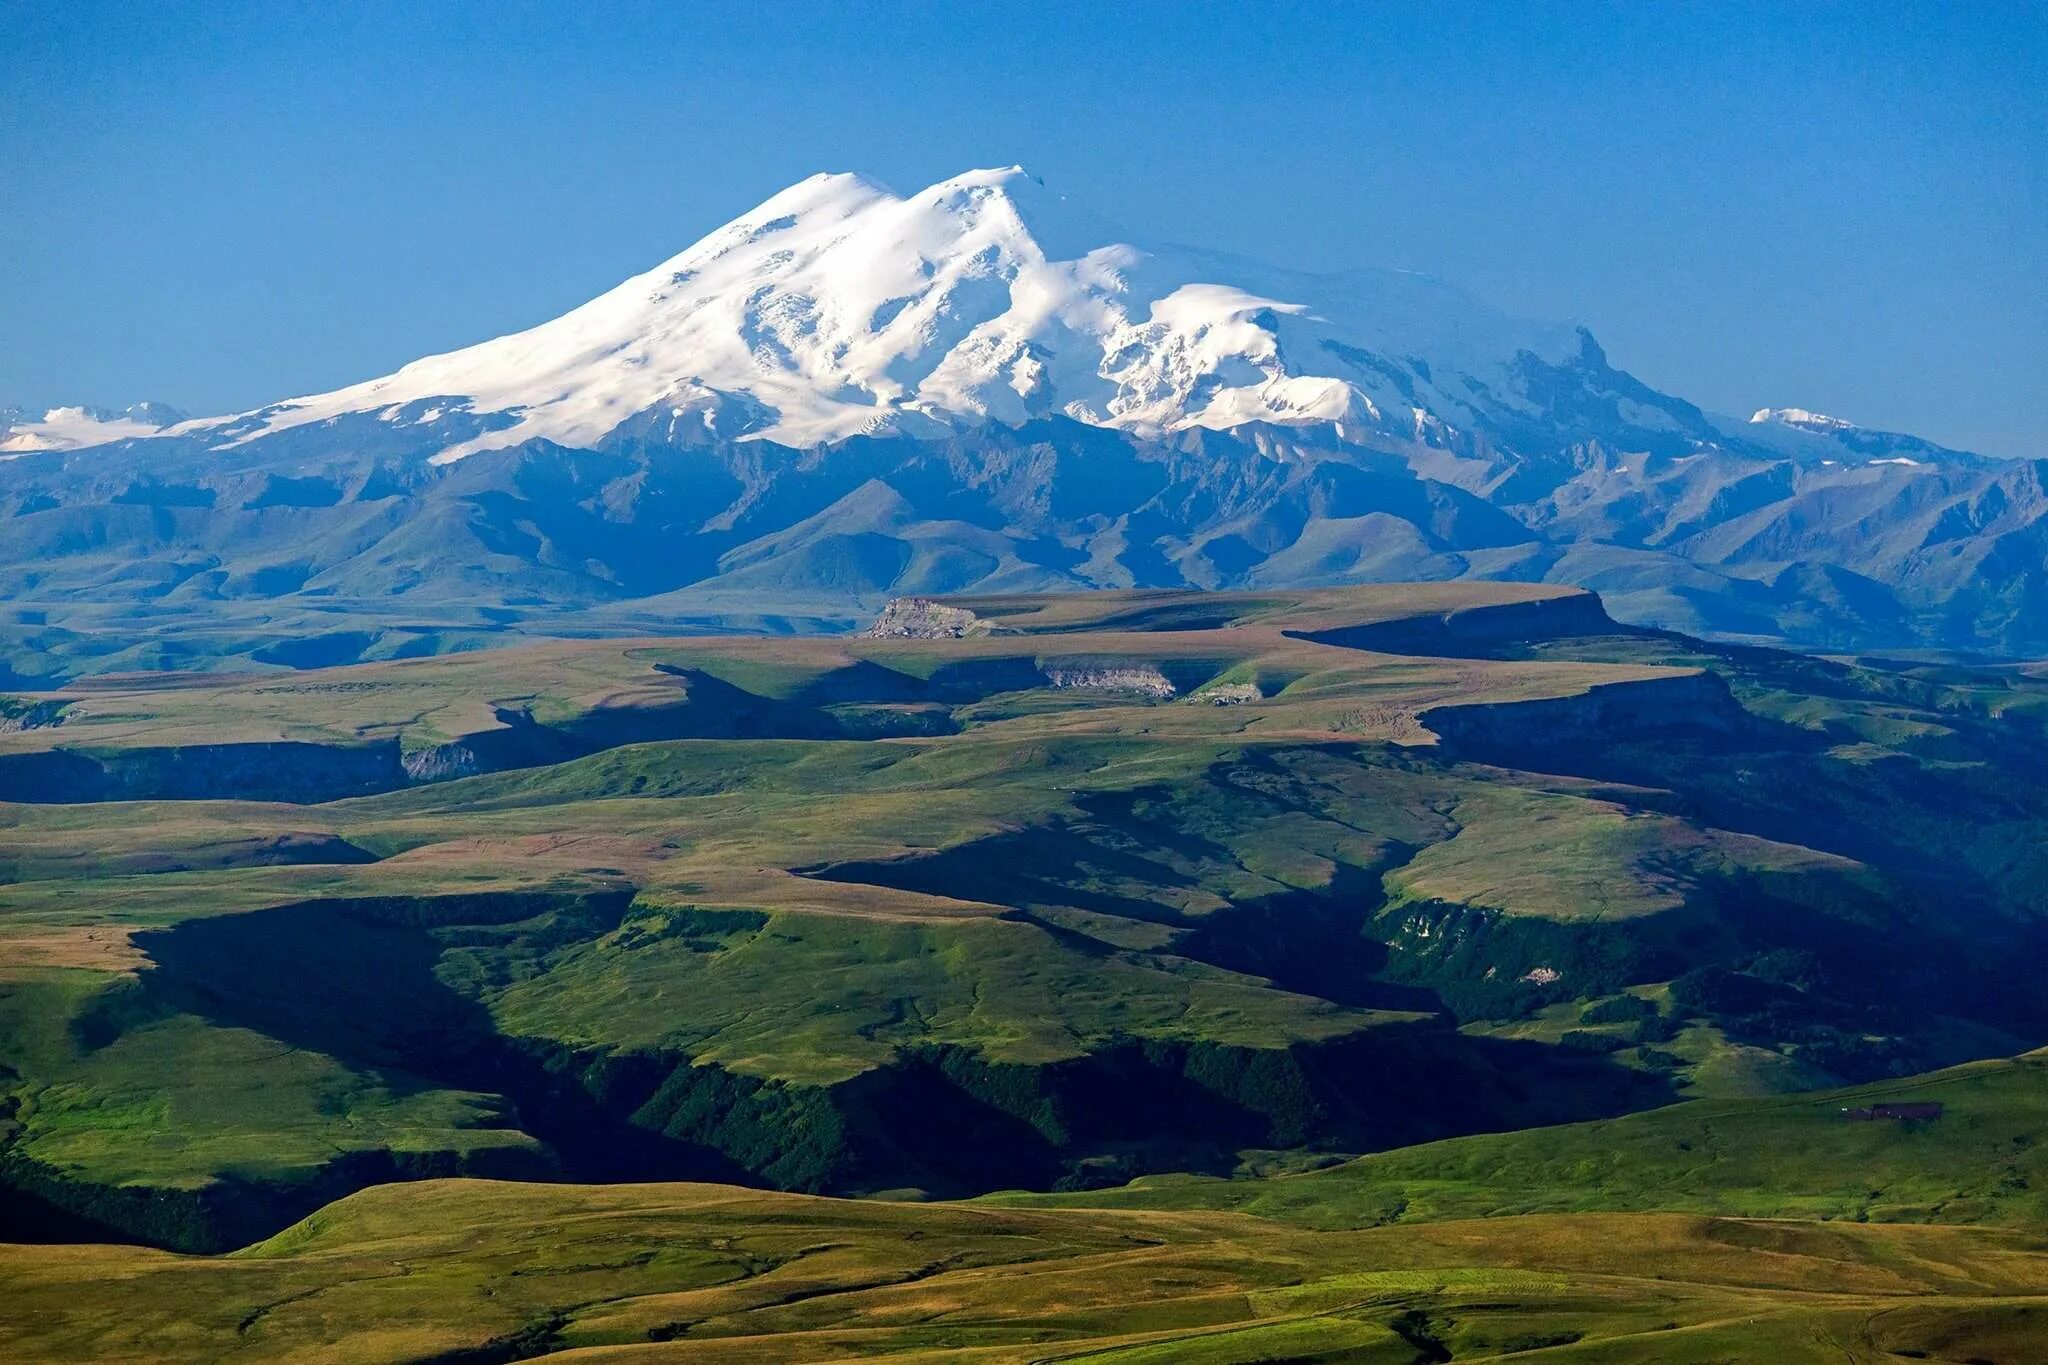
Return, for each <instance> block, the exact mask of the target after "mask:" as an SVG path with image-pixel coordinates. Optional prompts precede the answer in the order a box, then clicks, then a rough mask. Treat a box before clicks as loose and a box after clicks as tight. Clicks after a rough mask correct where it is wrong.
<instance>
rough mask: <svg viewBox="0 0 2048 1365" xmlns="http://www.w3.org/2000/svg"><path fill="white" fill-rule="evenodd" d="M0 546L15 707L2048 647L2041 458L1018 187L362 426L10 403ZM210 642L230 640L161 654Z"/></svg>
mask: <svg viewBox="0 0 2048 1365" xmlns="http://www.w3.org/2000/svg"><path fill="white" fill-rule="evenodd" d="M0 523H4V528H5V529H4V533H0V599H4V600H6V601H8V602H9V603H10V604H12V605H14V606H15V607H16V608H17V609H18V617H19V621H20V623H21V625H20V629H19V630H17V631H15V632H14V633H13V634H12V635H10V634H8V633H7V630H6V629H5V627H4V623H0V683H5V682H6V680H7V676H8V673H9V671H10V670H12V671H14V672H16V673H18V674H20V675H22V676H25V677H27V676H35V677H46V676H49V675H51V674H52V673H53V672H63V671H90V670H92V669H96V668H111V667H134V666H141V665H144V664H149V665H154V664H156V663H159V662H161V661H162V660H164V659H167V658H171V657H173V655H175V657H176V658H189V659H190V660H191V661H192V662H195V663H200V662H208V661H210V660H212V659H215V658H219V657H238V658H253V659H256V660H259V661H263V662H280V663H296V662H317V663H333V662H340V661H343V660H345V659H349V658H362V657H369V658H374V657H381V656H386V655H390V654H398V653H406V654H410V653H425V652H431V651H434V650H438V649H446V648H459V647H469V646H471V645H475V644H479V643H485V642H488V641H489V640H491V639H496V638H501V637H502V635H503V633H504V632H505V630H506V629H508V628H519V629H532V630H536V631H552V630H562V629H569V630H573V631H575V632H579V633H580V632H587V631H591V630H622V629H632V630H640V631H645V630H657V629H674V628H676V627H677V626H679V625H684V624H691V625H702V626H715V627H726V626H732V625H745V626H749V627H754V628H783V629H816V628H832V627H843V626H846V625H850V624H852V623H854V622H856V621H859V620H863V619H866V618H868V617H870V616H871V615H872V613H873V612H874V611H876V610H878V609H879V608H880V607H881V605H882V603H883V602H884V601H886V600H887V599H888V598H889V597H892V596H899V595H923V594H931V593H947V592H974V591H981V592H997V591H1001V592H1016V591H1047V590H1056V589H1078V588H1109V587H1118V588H1121V587H1201V588H1253V589H1261V590H1263V589H1280V588H1294V587H1303V586H1315V585H1327V584H1342V583H1356V582H1367V581H1389V580H1400V579H1408V580H1413V579H1432V580H1440V579H1462V578H1483V579H1511V580H1518V581H1528V582H1548V583H1560V584H1572V585H1576V586H1580V587H1588V588H1593V589H1595V590H1597V591H1599V592H1600V593H1601V594H1602V595H1603V597H1604V598H1605V599H1606V601H1607V603H1608V607H1609V609H1610V610H1611V611H1612V612H1613V613H1614V614H1615V615H1616V616H1617V617H1619V618H1621V619H1624V620H1628V621H1631V622H1640V623H1644V624H1651V625H1658V626H1667V627H1673V628H1676V629H1680V630H1685V631H1688V632H1691V633H1695V634H1699V633H1709V634H1715V635H1721V636H1733V637H1740V638H1749V639H1757V640H1765V641H1772V640H1776V641H1793V642H1796V643H1800V644H1804V645H1817V646H1823V647H1828V648H1847V649H1859V648H1869V647H1873V646H1884V647H1895V646H1898V645H1936V646H1942V647H1947V648H1957V647H1961V648H1977V649H1982V648H1994V649H1999V650H2005V651H2010V652H2014V653H2039V652H2041V651H2043V650H2048V461H2018V460H2016V461H1999V460H1987V459H1984V458H1983V457H1980V456H1975V455H1971V454H1968V453H1966V452H1961V451H1954V450H1947V449H1944V448H1943V447H1941V446H1938V445H1935V444H1933V443H1932V442H1928V441H1924V440H1921V439H1919V438H1917V437H1913V436H1909V435H1905V434H1901V433H1897V432H1886V431H1878V430H1872V429H1868V428H1864V427H1859V426H1856V425H1853V424H1851V423H1849V422H1845V421H1842V420H1839V419H1836V418H1831V417H1825V416H1821V415H1819V414H1817V413H1814V412H1812V411H1809V410H1807V409H1803V408H1797V407H1767V408H1762V409H1759V410H1757V411H1755V412H1754V413H1753V414H1752V415H1751V416H1749V417H1746V418H1736V417H1722V416H1716V415H1714V414H1710V413H1707V412H1704V411H1702V410H1701V409H1700V408H1698V407H1696V406H1695V405H1693V404H1692V403H1689V402H1686V401H1685V400H1684V399H1683V398H1680V397H1676V396H1674V395H1672V394H1668V393H1664V392H1660V391H1659V390H1657V389H1655V388H1652V387H1651V386H1650V385H1648V384H1645V383H1643V382H1642V381H1641V380H1639V379H1637V378H1635V377H1634V376H1633V375H1631V374H1629V373H1627V372H1626V371H1625V370H1622V369H1620V368H1618V367H1616V366H1614V365H1613V364H1611V363H1609V361H1608V358H1607V355H1606V353H1605V352H1604V351H1603V350H1602V349H1601V347H1600V345H1599V343H1598V342H1596V341H1595V340H1594V339H1593V337H1592V335H1591V333H1589V332H1587V331H1586V330H1584V329H1583V328H1579V327H1575V326H1572V325H1570V324H1564V323H1538V322H1527V321H1522V320H1518V319H1515V318H1512V317H1509V316H1506V315H1505V314H1503V313H1501V312H1499V311H1497V310H1495V309H1493V308H1490V307H1487V306H1486V305H1484V304H1482V303H1480V302H1478V301H1476V300H1474V299H1472V298H1471V297H1469V296H1468V295H1466V294H1463V293H1461V292H1459V291H1458V290H1456V289H1454V288H1452V287H1451V286H1449V285H1447V284H1444V283H1442V282H1440V281H1437V280H1434V279H1431V278H1429V277H1427V276H1423V275H1416V274H1409V273H1404V272H1400V271H1389V270H1360V271H1354V272H1350V273H1345V274H1339V275H1317V274H1307V273H1302V272H1298V271H1290V270H1285V269H1281V268H1278V267H1275V266H1269V265H1263V264H1260V263H1258V262H1255V261H1249V260H1245V259H1242V258H1238V257H1233V256H1225V255H1220V254H1216V253H1211V252H1205V251H1201V250H1198V249H1194V248H1188V247H1178V246H1157V245H1155V246H1147V245H1140V244H1136V243H1134V242H1132V241H1131V240H1130V239H1129V236H1128V234H1125V233H1122V232H1120V231H1118V230H1117V229H1116V228H1114V227H1112V226H1109V225H1108V224H1106V223H1104V222H1103V221H1102V220H1101V219H1099V218H1097V217H1095V216H1093V215H1091V214H1089V213H1087V212H1086V211H1084V210H1082V209H1079V208H1077V207H1076V206H1075V205H1073V204H1071V203H1069V202H1068V201H1067V200H1066V199H1064V198H1062V197H1061V196H1060V195H1059V194H1057V193H1055V192H1054V191H1053V190H1051V189H1049V188H1048V187H1047V186H1045V185H1043V184H1041V183H1040V182H1039V181H1038V180H1036V179H1035V178H1033V177H1032V176H1030V175H1029V174H1027V173H1026V172H1025V171H1023V170H1022V169H1020V168H1017V167H1014V166H1013V167H1008V168H1004V169H998V170H983V171H970V172H968V173H967V174H964V175H959V176H955V177H953V178H952V179H950V180H945V181H942V182H940V183H939V184H936V185H933V186H931V187H929V188H927V189H924V190H921V191H919V192H917V193H916V194H913V195H909V196H902V195H898V194H895V193H893V192H891V191H890V190H888V189H885V188H883V187H882V186H880V185H878V184H876V183H874V182H873V181H871V180H867V179H863V178H862V177H859V176H854V175H819V176H813V177H811V178H810V179H808V180H804V181H802V182H800V183H798V184H795V185H792V186H790V187H789V188H788V189H786V190H784V191H782V192H781V193H780V194H777V195H775V196H774V197H773V198H771V199H769V200H768V201H766V202H765V203H763V204H761V205H760V206H759V207H757V208H755V209H753V210H751V211H750V212H748V213H745V214H742V215H741V216H740V217H738V218H737V219H735V220H734V221H732V222H731V223H729V224H727V225H726V226H724V227H722V228H720V229H718V230H717V231H716V232H713V233H711V234H710V235H709V236H707V237H705V238H703V239H702V240H701V241H698V242H697V243H695V244H694V245H692V246H690V247H689V248H688V249H686V250H684V251H683V252H681V253H680V254H678V255H676V256H675V257H673V258H671V259H669V260H667V261H664V262H662V263H661V264H660V265H658V266H656V267H655V268H654V269H652V270H649V271H647V272H645V273H643V274H640V275H636V276H634V277H633V278H632V279H629V280H627V281H626V282H625V283H624V284H621V285H619V286H618V287H617V288H615V289H612V290H610V291H609V292H607V293H605V294H603V295H601V296H600V297H598V298H596V299H593V300H591V301H590V302H589V303H587V304H585V305H583V306H582V307H580V308H577V309H575V310H574V311H572V312H570V313H567V314H565V315H564V316H562V317H559V318H556V319H555V320H553V321H551V322H546V323H543V324H541V325H540V326H538V327H534V328H532V329H530V330H528V331H524V332H520V333H516V334H514V335H512V336H506V337H500V338H498V339H497V340H494V341H487V342H484V343H483V344H481V345H477V346H471V347H468V348H466V349H464V350H459V351H453V352H450V353H449V354H447V355H440V356H432V357H429V358H427V359H424V360H419V361H415V362H414V363H412V364H410V365H407V366H406V367H405V368H403V369H401V370H399V371H398V372H397V373H396V374H392V375H388V376H386V377H384V378H382V379H375V380H371V381H369V382H367V383H362V384H356V385H352V386H350V387H348V388H344V389H338V390H335V391H334V392H332V393H326V394H320V395H316V396H313V397H307V398H298V399H292V400H289V401H285V402H280V403H275V404H271V405H269V406H266V407H263V408H259V409H256V410H254V411H251V412H245V413H240V414H237V415H233V416H227V417H213V418H202V419H198V420H181V419H179V418H178V415H177V414H174V413H169V412H167V411H166V410H163V409H160V408H157V407H154V406H151V407H147V408H136V409H133V410H131V411H129V412H128V413H126V414H120V415H116V414H113V413H99V412H91V411H87V410H83V409H58V410H54V411H51V412H49V413H47V414H45V416H44V417H43V418H42V419H41V420H40V421H32V420H30V419H29V418H28V417H27V415H26V414H25V413H20V412H8V411H4V410H0ZM230 602H233V603H238V604H240V605H238V606H236V607H233V608H229V607H227V606H224V605H223V604H224V603H230ZM180 609H188V610H190V611H192V612H193V613H194V617H193V619H195V620H201V621H204V622H205V627H204V632H203V633H204V640H203V642H199V641H198V638H197V637H193V638H190V639H185V640H184V641H183V642H182V643H181V644H180V645H178V646H177V647H176V649H174V650H173V651H172V652H171V653H170V654H162V653H158V652H156V651H158V649H159V646H158V644H157V643H156V642H157V640H158V639H159V637H160V636H161V634H162V624H163V622H164V621H165V620H166V619H169V618H168V616H167V613H172V612H175V611H177V610H180ZM231 618H232V619H233V620H236V621H240V622H242V623H244V624H242V625H238V626H236V627H234V628H232V629H230V628H227V627H226V626H224V625H223V622H226V621H228V620H230V619H231ZM67 623H68V624H67ZM281 623H283V624H281ZM280 634H283V635H287V636H293V637H298V636H310V637H312V638H311V639H310V640H309V639H304V638H294V639H288V640H287V641H286V642H285V643H282V644H280V643H279V642H278V639H277V637H278V636H279V635H280ZM178 650H184V651H186V652H185V653H178V652H177V651H178Z"/></svg>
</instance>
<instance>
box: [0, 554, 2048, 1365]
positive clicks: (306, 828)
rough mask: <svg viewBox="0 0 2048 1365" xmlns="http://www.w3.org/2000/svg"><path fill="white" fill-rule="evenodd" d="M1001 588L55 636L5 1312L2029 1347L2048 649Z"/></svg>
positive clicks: (1094, 1348)
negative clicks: (232, 655) (682, 627)
mask: <svg viewBox="0 0 2048 1365" xmlns="http://www.w3.org/2000/svg"><path fill="white" fill-rule="evenodd" d="M948 606H949V608H950V610H948V611H945V612H939V613H927V614H926V615H924V616H917V617H914V618H906V619H911V620H913V624H914V625H915V626H916V628H915V629H913V630H912V631H911V633H909V634H896V635H888V634H883V635H876V636H869V637H835V638H829V639H828V638H775V639H770V638H759V639H755V638H742V637H729V636H728V637H710V638H702V639H659V640H657V639H649V640H633V641H623V642H622V641H616V640H606V641H582V642H559V641H558V642H546V643H539V644H535V645H531V646H525V647H521V648H517V649H507V650H498V651H489V652H479V653H472V654H456V655H447V656H442V657H436V658H431V659H418V660H403V661H390V662H383V663H373V664H362V665H355V666H351V667H346V668H334V669H321V670H303V671H291V670H283V669H279V670H274V671H269V672H259V673H238V674H217V675H206V674H176V675H173V674H151V675H140V674H138V675H126V676H107V677H100V678H95V679H90V680H85V681H81V682H79V683H76V684H73V685H71V686H69V687H67V688H63V689H58V690H55V691H51V692H45V693H22V694H20V695H19V696H13V697H9V698H7V699H5V700H4V704H0V1239H12V1241H13V1243H14V1245H12V1246H9V1247H7V1248H5V1250H4V1251H0V1284H4V1285H5V1287H6V1299H5V1302H6V1304H7V1305H8V1306H7V1307H5V1308H0V1354H7V1355H9V1356H10V1358H16V1357H18V1358H23V1359H56V1360H61V1359H143V1358H146V1359H164V1360H174V1359H194V1360H202V1359H236V1358H248V1359H334V1360H394V1361H395V1360H439V1361H444V1362H454V1361H471V1362H475V1361H485V1360H514V1359H525V1358H531V1357H534V1356H538V1355H549V1356H553V1355H557V1354H575V1353H578V1352H585V1351H587V1352H591V1353H593V1358H597V1355H599V1354H602V1355H603V1356H604V1358H612V1357H614V1356H628V1357H629V1356H634V1355H647V1356H648V1357H649V1358H664V1359H666V1358H685V1359H687V1358H695V1357H699V1356H701V1357H702V1358H705V1359H721V1360H724V1359H762V1360H783V1359H807V1358H808V1359H843V1358H849V1357H853V1356H858V1355H864V1354H883V1353H890V1354H908V1355H911V1356H916V1355H918V1354H919V1353H923V1354H924V1355H925V1356H926V1357H927V1358H931V1359H950V1358H962V1357H963V1356H964V1358H988V1359H999V1360H1007V1359H1056V1358H1081V1357H1087V1358H1098V1359H1116V1360H1122V1359H1129V1360H1150V1359H1158V1360H1219V1361H1222V1360H1231V1361H1237V1360H1246V1361H1249V1360H1263V1359H1311V1360H1324V1359H1328V1360H1339V1359H1343V1360H1354V1359H1355V1360H1381V1359H1385V1360H1401V1361H1408V1360H1452V1359H1456V1360H1465V1359H1486V1358H1492V1357H1494V1356H1504V1355H1510V1354H1513V1355H1520V1354H1526V1353H1536V1354H1535V1358H1538V1359H1570V1360H1581V1359H1583V1360H1659V1359H1787V1360H1796V1359H1816V1360H1819V1359H1829V1360H1837V1359H1871V1360H1882V1359H1892V1358H1931V1359H1953V1360H1958V1361H1961V1360H1968V1359H1972V1358H1983V1359H1999V1360H2004V1359H2024V1358H2027V1357H2026V1356H2025V1354H2024V1352H2022V1353H2020V1354H2014V1352H2015V1350H2017V1349H2018V1348H2017V1347H2015V1346H2014V1345H2013V1343H2016V1342H2025V1341H2031V1340H2034V1339H2035V1337H2034V1334H2033V1332H2032V1329H2031V1326H2030V1322H2031V1319H2030V1318H2029V1315H2030V1314H2031V1313H2033V1312H2035V1311H2048V1310H2040V1309H2038V1308H2037V1305H2036V1302H2035V1298H2036V1296H2039V1295H2042V1294H2044V1293H2048V1290H2044V1289H2043V1288H2042V1277H2043V1275H2044V1274H2048V1272H2044V1270H2043V1269H2042V1263H2041V1262H2040V1261H2039V1259H2038V1258H2039V1256H2040V1252H2041V1247H2039V1246H2038V1245H2036V1243H2035V1242H2034V1241H2033V1240H2032V1238H2033V1231H2034V1230H2036V1229H2038V1228H2039V1227H2040V1226H2041V1225H2042V1219H2043V1217H2044V1216H2048V1208H2044V1207H2043V1206H2042V1205H2041V1204H2040V1202H2039V1200H2040V1196H2039V1194H2038V1192H2037V1190H2036V1186H2037V1185H2039V1184H2040V1182H2041V1181H2042V1180H2043V1179H2048V1173H2044V1172H2042V1171H2041V1170H2039V1169H2038V1167H2039V1162H2038V1160H2037V1159H2036V1157H2035V1155H2034V1153H2035V1151H2036V1148H2035V1145H2034V1144H2035V1142H2036V1140H2037V1138H2039V1136H2040V1135H2041V1132H2042V1128H2043V1119H2044V1117H2048V1111H2044V1109H2043V1102H2042V1101H2041V1099H2040V1096H2041V1095H2043V1094H2048V1089H2044V1087H2043V1086H2042V1079H2043V1076H2042V1068H2043V1065H2044V1063H2043V1062H2042V1059H2041V1057H2040V1055H2039V1054H2038V1053H2035V1054H2029V1052H2028V1050H2029V1049H2030V1048H2036V1047H2038V1046H2039V1045H2040V1043H2041V1042H2042V1041H2043V1040H2044V1039H2048V1003H2044V1001H2043V1000H2042V998H2041V995H2040V992H2039V991H2038V988H2037V971H2036V967H2035V964H2038V962H2039V961H2041V960H2042V957H2041V955H2042V953H2043V952H2044V951H2048V931H2044V929H2043V927H2042V926H2043V923H2044V921H2043V919H2042V917H2041V916H2042V912H2043V911H2044V910H2048V904H2044V902H2043V894H2044V893H2043V889H2042V888H2043V887H2044V886H2048V863H2044V858H2048V854H2044V852H2043V850H2044V849H2048V839H2044V837H2043V836H2044V833H2048V792H2044V791H2043V789H2042V786H2041V784H2040V782H2039V780H2038V779H2039V773H2040V772H2042V771H2048V681H2044V680H2043V678H2042V677H2041V675H2040V674H2039V673H2038V672H2035V671H2029V670H2025V669H2019V668H1994V667H1980V666H1967V665H1960V664H1951V663H1939V664H1936V663H1924V662H1900V661H1887V660H1869V659H1846V658H1845V659H1818V658H1800V657H1796V656H1791V655H1785V654H1777V653H1772V652H1769V651H1761V650H1745V649H1737V648H1728V647H1720V646H1710V645H1706V644H1702V643H1700V642H1697V641H1693V640H1689V639H1686V638H1684V637H1682V636H1676V635H1670V634H1663V633H1652V632H1641V631H1632V630H1629V629H1626V628H1623V627H1620V626H1617V625H1615V624H1614V623H1613V622H1611V621H1609V620H1607V618H1606V617H1605V615H1604V613H1603V612H1602V611H1601V610H1600V608H1599V605H1598V602H1597V600H1596V599H1593V598H1591V597H1590V596H1588V595H1585V594H1577V593H1570V592H1565V591H1561V590H1556V589H1549V588H1538V587H1526V586H1515V585H1494V586H1485V585H1462V584H1460V585H1421V586H1396V587H1375V588H1360V589H1344V590H1328V591H1313V592H1299V593H1284V594H1203V593H1194V592H1185V593H1183V592H1168V593H1104V594H1080V595H1068V596H1060V597H990V598H963V599H955V600H954V601H953V602H951V603H949V604H948ZM933 620H936V621H938V622H939V626H938V628H937V629H925V627H926V626H928V625H930V623H931V621H933ZM955 632H957V633H955ZM1998 1059H2005V1060H1998ZM1880 1097H1902V1098H1906V1099H1912V1100H1915V1101H1919V1100H1928V1101H1940V1102H1942V1103H1943V1104H1944V1105H1945V1106H1946V1109H1945V1112H1944V1115H1943V1117H1941V1118H1940V1119H1938V1120H1933V1121H1914V1122H1905V1123H1899V1122H1891V1121H1882V1122H1872V1123H1855V1122H1852V1121H1849V1120H1846V1119H1844V1118H1843V1117H1842V1115H1841V1110H1842V1108H1843V1107H1844V1106H1853V1105H1855V1104H1867V1103H1870V1102H1872V1101H1873V1100H1875V1099H1878V1098H1880ZM101 1284H104V1285H106V1286H109V1287H108V1288H105V1289H89V1288H88V1287H87V1286H91V1285H101ZM108 1295H112V1296H113V1297H111V1298H110V1297H106V1296H108ZM96 1296H98V1297H96ZM117 1305H118V1306H117ZM1913 1352H1921V1353H1923V1354H1922V1355H1921V1356H1918V1357H1916V1356H1914V1355H1913V1354H1912V1353H1913ZM977 1353H978V1355H977Z"/></svg>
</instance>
